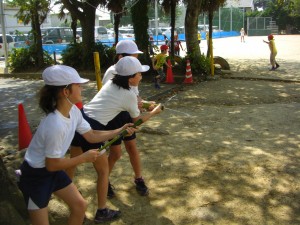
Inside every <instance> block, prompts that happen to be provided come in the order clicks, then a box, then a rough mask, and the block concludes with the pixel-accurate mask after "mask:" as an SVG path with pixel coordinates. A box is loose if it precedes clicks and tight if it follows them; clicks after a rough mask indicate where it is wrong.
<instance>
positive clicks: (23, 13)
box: [8, 0, 51, 68]
mask: <svg viewBox="0 0 300 225" xmlns="http://www.w3.org/2000/svg"><path fill="white" fill-rule="evenodd" d="M50 2H51V1H50V0H30V1H24V0H10V1H8V4H9V5H10V6H14V7H19V11H18V13H17V14H16V17H17V18H18V19H20V20H22V21H23V23H24V24H25V25H27V24H29V23H31V27H32V34H33V44H32V49H33V51H34V53H35V54H33V55H32V57H33V58H34V61H35V63H36V66H37V67H38V68H41V67H43V66H44V58H43V44H42V35H41V24H42V23H43V22H44V21H45V19H46V17H47V15H48V12H49V7H50Z"/></svg>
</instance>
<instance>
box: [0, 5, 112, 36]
mask: <svg viewBox="0 0 300 225" xmlns="http://www.w3.org/2000/svg"><path fill="white" fill-rule="evenodd" d="M3 11H4V22H5V24H4V25H5V30H6V33H8V34H13V33H15V31H16V30H17V31H20V32H22V33H28V32H29V31H30V30H31V23H29V24H28V25H24V23H23V21H20V20H18V19H17V18H16V16H15V15H16V14H17V13H18V11H19V8H18V7H9V6H8V5H7V4H6V3H3ZM104 11H105V10H104V9H97V10H96V18H95V25H96V26H99V25H103V24H107V23H109V22H110V16H109V13H108V12H107V11H106V12H107V13H104ZM58 13H59V6H58V5H55V6H51V9H50V11H49V13H48V16H47V18H46V19H45V21H44V23H43V24H42V25H41V28H45V27H60V26H62V25H63V23H64V21H65V19H67V20H68V21H71V17H70V16H69V15H67V16H66V18H64V19H62V20H60V19H59V18H58V16H57V15H58ZM65 13H66V14H68V11H67V10H66V11H65ZM0 25H1V29H0V33H2V24H1V21H0Z"/></svg>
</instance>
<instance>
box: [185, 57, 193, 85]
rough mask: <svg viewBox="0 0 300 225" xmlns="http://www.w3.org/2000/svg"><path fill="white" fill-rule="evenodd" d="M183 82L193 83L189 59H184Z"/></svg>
mask: <svg viewBox="0 0 300 225" xmlns="http://www.w3.org/2000/svg"><path fill="white" fill-rule="evenodd" d="M183 83H185V84H192V83H193V75H192V69H191V64H190V60H188V59H187V60H186V73H185V79H184V81H183Z"/></svg>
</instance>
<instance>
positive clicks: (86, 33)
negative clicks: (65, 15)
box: [61, 0, 100, 69]
mask: <svg viewBox="0 0 300 225" xmlns="http://www.w3.org/2000/svg"><path fill="white" fill-rule="evenodd" d="M61 2H62V3H63V4H64V6H65V7H66V8H67V9H68V10H69V12H70V13H71V15H73V17H75V18H76V17H77V18H78V20H79V21H80V24H81V27H82V59H83V60H82V62H83V64H82V69H87V68H88V65H90V62H91V60H93V50H94V46H95V31H94V29H95V18H96V8H97V7H98V5H99V4H100V1H94V2H93V3H89V4H87V3H86V2H85V1H84V2H77V1H76V0H61ZM91 4H92V6H91ZM79 8H80V9H81V10H79Z"/></svg>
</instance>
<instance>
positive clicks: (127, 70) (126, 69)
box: [115, 56, 150, 76]
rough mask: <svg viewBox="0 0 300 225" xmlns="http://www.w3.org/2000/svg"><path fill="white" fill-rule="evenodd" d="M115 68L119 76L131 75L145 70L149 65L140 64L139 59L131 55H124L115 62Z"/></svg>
mask: <svg viewBox="0 0 300 225" xmlns="http://www.w3.org/2000/svg"><path fill="white" fill-rule="evenodd" d="M115 69H116V72H117V74H118V75H120V76H131V75H134V74H136V73H139V72H146V71H148V70H149V69H150V67H149V66H147V65H142V64H141V63H140V61H139V60H138V59H137V58H135V57H133V56H125V57H123V58H121V59H120V60H119V61H118V62H117V63H116V64H115Z"/></svg>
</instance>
